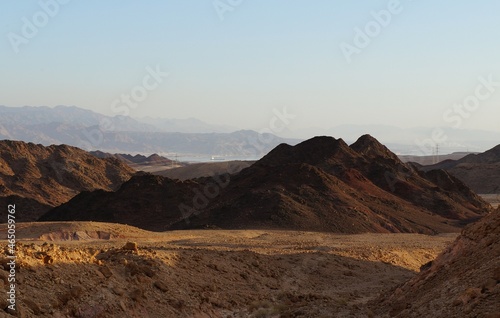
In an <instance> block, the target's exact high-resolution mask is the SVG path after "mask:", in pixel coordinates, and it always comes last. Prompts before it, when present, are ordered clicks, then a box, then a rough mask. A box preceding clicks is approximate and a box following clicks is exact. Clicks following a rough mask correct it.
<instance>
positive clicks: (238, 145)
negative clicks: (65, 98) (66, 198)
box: [0, 106, 300, 160]
mask: <svg viewBox="0 0 500 318" xmlns="http://www.w3.org/2000/svg"><path fill="white" fill-rule="evenodd" d="M142 120H143V121H140V120H138V119H133V118H131V117H126V116H115V117H110V116H105V115H101V114H98V113H95V112H92V111H90V110H84V109H81V108H78V107H74V106H71V107H68V106H57V107H54V108H49V107H43V106H42V107H29V106H25V107H6V106H0V139H10V140H20V141H26V142H34V143H40V144H43V145H51V144H67V145H72V146H76V147H79V148H82V149H85V150H89V151H90V150H101V151H106V152H110V153H131V154H137V153H142V154H153V153H159V154H176V155H178V156H179V157H181V160H182V157H183V156H188V157H189V156H206V157H207V156H208V157H210V156H223V157H248V158H259V157H261V156H263V155H264V154H266V153H267V152H269V151H270V150H271V149H272V148H274V147H275V146H277V145H278V144H280V143H283V142H286V143H291V144H295V143H297V142H299V141H300V140H295V139H286V138H280V137H278V136H275V135H272V134H259V133H257V132H255V131H250V130H240V131H234V132H228V131H229V130H230V128H229V127H223V126H212V125H209V124H206V123H203V122H202V121H199V120H196V119H186V120H176V119H153V118H143V119H142ZM188 132H189V133H188Z"/></svg>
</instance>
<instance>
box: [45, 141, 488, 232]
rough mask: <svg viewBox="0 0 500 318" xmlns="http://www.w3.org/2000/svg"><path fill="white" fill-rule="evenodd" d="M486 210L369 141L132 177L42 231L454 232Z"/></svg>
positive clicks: (59, 214) (58, 213) (446, 180)
mask: <svg viewBox="0 0 500 318" xmlns="http://www.w3.org/2000/svg"><path fill="white" fill-rule="evenodd" d="M489 210H490V206H489V205H488V204H487V203H485V202H484V201H483V200H482V199H481V198H480V197H478V196H477V195H476V194H474V193H473V192H472V191H471V190H470V189H469V188H468V187H467V186H465V185H464V184H463V183H462V182H461V181H460V180H458V179H456V178H454V177H453V176H451V175H450V174H448V173H447V172H445V171H443V170H433V171H430V172H419V171H417V170H416V169H414V168H413V167H412V166H411V165H407V164H404V163H403V162H401V161H400V160H399V159H398V157H397V156H396V155H395V154H394V153H392V152H391V151H390V150H389V149H387V148H386V147H385V146H383V145H382V144H380V143H379V142H378V141H377V140H376V139H374V138H373V137H371V136H368V135H365V136H363V137H361V138H359V139H358V140H357V141H356V143H354V144H352V145H351V146H348V145H347V144H346V143H345V142H344V141H343V140H342V139H335V138H333V137H315V138H313V139H310V140H307V141H304V142H302V143H300V144H298V145H296V146H291V145H287V144H281V145H279V146H277V147H276V148H275V149H273V150H272V151H271V152H270V153H269V154H267V155H266V156H265V157H264V158H262V159H261V160H259V161H257V162H256V163H254V164H253V165H251V166H249V167H247V168H245V169H243V170H241V171H240V172H238V173H236V174H234V175H231V176H229V175H223V176H218V177H217V176H216V177H206V178H198V179H194V180H186V181H179V180H172V179H169V178H165V177H162V176H155V175H150V174H139V175H135V176H133V177H132V178H131V179H130V181H128V182H125V183H124V184H123V185H122V186H121V187H120V188H119V189H118V190H117V191H114V192H111V191H103V190H99V191H93V192H82V193H80V194H79V195H77V196H76V197H74V198H73V199H71V200H70V201H69V202H67V203H65V204H63V205H61V206H59V207H57V208H55V209H53V210H51V211H49V212H48V213H47V214H45V215H44V216H43V217H42V218H41V219H40V220H42V221H69V220H75V221H77V220H80V221H105V222H116V223H125V224H129V225H134V226H138V227H141V228H144V229H148V230H154V231H164V230H168V229H187V228H207V227H209V228H210V227H215V228H225V229H245V228H247V229H288V230H290V229H293V230H308V231H328V232H339V233H363V232H419V233H428V234H431V233H438V232H451V231H457V230H458V229H459V228H460V227H461V226H463V225H464V224H467V223H469V222H471V221H473V220H476V219H477V218H479V217H481V216H483V215H484V214H485V213H487V211H489Z"/></svg>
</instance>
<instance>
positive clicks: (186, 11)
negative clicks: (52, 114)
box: [0, 0, 500, 131]
mask: <svg viewBox="0 0 500 318" xmlns="http://www.w3.org/2000/svg"><path fill="white" fill-rule="evenodd" d="M54 1H56V0H42V1H17V0H8V1H2V3H1V4H0V36H1V38H0V74H1V75H0V104H3V105H7V106H23V105H47V106H55V105H76V106H79V107H83V108H88V109H92V110H94V111H98V112H101V113H105V114H108V115H113V114H116V112H114V111H113V108H112V107H111V105H112V103H113V101H115V100H116V99H119V98H120V96H121V94H128V93H130V91H131V89H132V88H134V87H135V86H136V85H141V83H142V80H143V78H144V76H145V75H147V71H146V67H148V66H150V67H151V68H155V67H156V66H157V65H159V67H160V68H161V70H163V71H167V72H168V73H169V76H168V77H167V78H166V79H165V80H164V81H163V82H162V83H161V84H160V85H159V86H158V88H156V89H153V90H152V91H150V92H149V93H148V96H147V98H146V99H145V100H144V101H141V102H140V103H138V106H137V107H136V108H130V114H131V115H132V116H139V117H140V116H158V117H167V118H187V117H196V118H199V119H201V120H204V121H207V122H210V123H214V124H227V125H232V126H236V127H239V128H251V129H259V128H262V127H266V125H268V122H269V120H270V119H271V118H272V117H273V111H272V110H273V108H278V109H281V108H282V107H283V106H284V105H286V106H287V107H288V109H289V112H291V113H294V114H295V115H297V116H296V118H294V119H293V121H292V122H291V124H290V128H291V129H299V128H306V127H321V128H329V127H333V126H336V125H340V124H351V123H357V124H386V125H396V126H400V127H413V126H450V125H452V121H451V120H448V121H445V120H444V119H443V114H444V113H445V112H446V111H447V110H449V109H450V108H452V107H453V105H454V103H459V102H461V101H463V100H464V99H465V98H467V97H468V96H470V95H474V94H475V89H476V87H477V86H478V85H479V83H480V81H479V80H478V78H479V77H483V78H487V77H488V76H489V75H492V78H493V80H496V81H498V82H500V58H499V56H500V54H499V53H500V41H499V40H498V38H499V35H500V34H499V31H498V30H500V19H499V18H498V13H499V12H500V2H498V1H493V0H491V1H476V2H473V1H467V2H466V1H450V0H448V1H439V2H437V1H430V0H413V1H410V0H401V1H400V2H399V8H400V11H401V10H402V11H401V12H399V13H397V14H392V16H391V21H390V23H389V24H388V25H387V26H385V27H381V31H380V32H379V34H378V35H376V36H374V37H373V38H371V42H370V43H369V45H368V46H367V47H365V48H362V49H361V52H360V53H359V54H354V55H353V56H352V61H351V63H348V62H347V60H346V58H345V56H344V55H343V53H342V51H341V49H340V45H341V43H343V42H345V43H348V44H351V45H352V44H353V38H354V36H355V28H360V29H364V28H365V26H366V25H367V24H369V23H372V24H373V22H374V21H376V20H375V18H374V17H373V16H372V15H371V12H372V11H375V12H379V11H380V10H384V9H386V8H387V7H388V5H389V3H390V2H391V1H375V0H372V1H367V0H365V1H347V0H345V1H334V0H318V1H310V0H300V1H299V0H275V1H269V0H243V1H241V4H239V5H236V6H235V7H234V8H232V9H233V10H232V11H227V12H225V14H224V15H223V17H224V19H223V20H221V19H220V18H219V15H218V14H217V11H216V9H215V8H214V6H213V1H212V0H176V1H173V0H171V1H160V0H158V1H127V0H120V1H117V0H114V1H113V0H108V1H98V0H85V1H83V0H73V1H70V2H69V3H67V4H64V5H60V7H59V10H58V12H57V13H56V14H55V15H54V16H53V17H49V19H48V20H47V21H46V22H47V23H46V24H44V21H43V20H40V21H41V23H42V25H43V27H40V28H38V33H37V34H36V35H35V36H33V37H32V38H30V39H27V43H22V44H19V45H18V49H19V52H18V53H16V52H15V50H14V48H13V46H12V45H11V38H12V36H13V35H12V34H16V35H18V36H23V33H22V29H23V26H24V25H25V22H24V20H23V18H24V17H25V18H27V19H28V21H33V16H37V14H38V17H39V18H40V19H43V13H42V14H40V12H43V11H42V10H43V9H42V7H41V4H40V3H50V2H54ZM237 2H238V1H236V0H232V1H231V0H220V3H237ZM490 95H491V96H489V97H488V98H487V99H485V100H482V101H481V102H480V105H479V106H478V107H477V109H476V110H474V111H470V112H468V113H467V115H468V118H464V120H462V121H461V124H460V128H480V129H488V130H495V131H500V125H499V118H500V107H499V106H500V87H496V89H495V90H494V91H493V92H492V93H491V94H490ZM454 114H455V115H458V114H457V113H454ZM460 116H462V115H460ZM462 117H463V116H462Z"/></svg>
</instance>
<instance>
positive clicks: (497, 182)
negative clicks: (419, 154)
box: [420, 145, 500, 194]
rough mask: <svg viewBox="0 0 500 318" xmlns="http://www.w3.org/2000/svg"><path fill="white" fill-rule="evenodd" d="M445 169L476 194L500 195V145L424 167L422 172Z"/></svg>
mask: <svg viewBox="0 0 500 318" xmlns="http://www.w3.org/2000/svg"><path fill="white" fill-rule="evenodd" d="M433 169H444V170H446V171H448V172H449V173H450V174H452V175H454V176H455V177H457V178H459V179H460V180H462V181H463V182H464V183H465V184H467V185H468V186H469V187H470V188H471V189H472V190H474V191H475V192H476V193H481V194H498V193H500V145H498V146H496V147H494V148H492V149H490V150H488V151H486V152H483V153H479V154H470V155H467V156H465V157H463V158H462V159H459V160H445V161H442V162H440V163H437V164H435V165H428V166H423V167H421V168H420V170H422V171H430V170H433Z"/></svg>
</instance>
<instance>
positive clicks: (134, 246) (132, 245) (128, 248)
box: [122, 242, 138, 252]
mask: <svg viewBox="0 0 500 318" xmlns="http://www.w3.org/2000/svg"><path fill="white" fill-rule="evenodd" d="M122 249H123V250H126V251H134V252H137V251H138V249H137V243H136V242H127V244H125V245H124V246H123V247H122Z"/></svg>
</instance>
